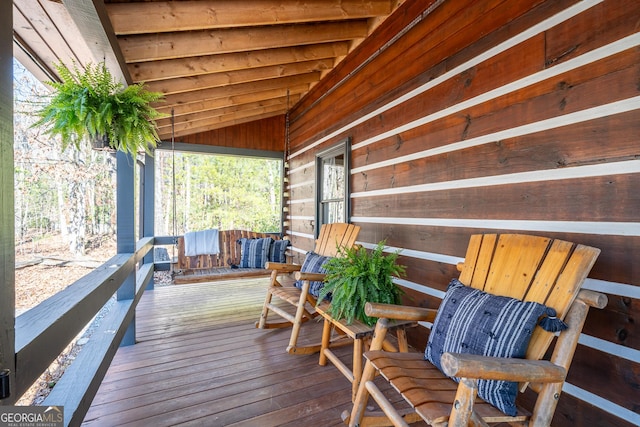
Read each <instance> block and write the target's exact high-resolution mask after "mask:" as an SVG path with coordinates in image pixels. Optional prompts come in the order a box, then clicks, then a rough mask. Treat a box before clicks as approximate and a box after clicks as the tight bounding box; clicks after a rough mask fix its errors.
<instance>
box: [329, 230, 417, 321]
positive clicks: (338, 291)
mask: <svg viewBox="0 0 640 427" xmlns="http://www.w3.org/2000/svg"><path fill="white" fill-rule="evenodd" d="M384 246H385V241H381V242H379V243H378V245H377V246H376V247H375V248H374V249H373V250H370V251H369V250H367V249H366V248H364V247H362V246H354V247H352V248H349V249H340V252H339V256H338V257H336V258H332V259H330V260H329V261H327V262H326V263H325V264H324V269H325V270H326V272H327V275H326V277H325V283H324V287H323V288H322V290H321V291H320V294H319V295H318V301H319V302H320V301H322V300H324V299H325V298H326V297H330V298H331V305H330V306H329V308H328V313H329V314H330V315H331V316H332V317H333V318H334V319H345V321H346V322H347V323H348V324H351V323H352V322H353V320H354V319H357V320H359V321H361V322H362V323H364V324H366V325H369V326H373V325H374V324H375V323H376V320H377V319H375V318H373V317H369V316H367V315H366V314H365V312H364V306H365V304H366V303H367V302H376V303H386V304H399V303H400V297H401V295H402V290H401V289H400V287H399V286H398V285H397V284H396V283H394V281H393V277H394V276H395V277H401V276H403V275H404V274H405V267H404V266H403V265H399V264H397V259H398V256H399V252H393V253H389V254H387V255H385V254H384Z"/></svg>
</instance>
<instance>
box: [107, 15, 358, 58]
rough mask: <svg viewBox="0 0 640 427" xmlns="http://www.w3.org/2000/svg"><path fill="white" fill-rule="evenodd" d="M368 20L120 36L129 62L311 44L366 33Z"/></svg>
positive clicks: (344, 38)
mask: <svg viewBox="0 0 640 427" xmlns="http://www.w3.org/2000/svg"><path fill="white" fill-rule="evenodd" d="M367 34H368V25H367V21H366V20H357V21H345V22H330V23H323V24H298V25H283V26H270V27H258V28H255V27H252V28H238V29H227V30H208V31H193V32H182V33H167V34H150V35H139V36H136V35H134V36H125V37H120V38H119V39H118V40H119V43H120V48H121V49H122V52H123V54H124V57H125V60H126V61H127V63H133V62H144V61H156V60H162V59H175V58H185V57H190V56H202V55H214V54H223V53H232V52H247V51H253V50H262V49H273V48H281V47H286V46H298V45H309V44H318V43H327V42H335V41H344V40H352V39H357V38H362V37H366V36H367Z"/></svg>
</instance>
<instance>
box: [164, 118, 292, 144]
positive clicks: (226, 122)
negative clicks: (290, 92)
mask: <svg viewBox="0 0 640 427" xmlns="http://www.w3.org/2000/svg"><path fill="white" fill-rule="evenodd" d="M283 114H285V111H274V112H265V113H262V114H256V112H252V111H247V112H244V114H242V116H239V115H238V114H235V113H233V114H231V115H229V116H220V117H217V118H214V119H213V120H211V122H210V123H208V124H206V125H204V126H201V127H186V128H182V127H180V128H176V130H175V136H176V137H179V136H184V135H192V134H195V133H200V132H206V131H210V130H215V129H221V128H224V127H228V126H233V125H238V124H242V123H247V122H253V121H256V120H262V119H267V118H269V117H275V116H280V115H283ZM159 136H160V139H161V140H167V139H169V138H170V137H171V133H163V134H160V135H159Z"/></svg>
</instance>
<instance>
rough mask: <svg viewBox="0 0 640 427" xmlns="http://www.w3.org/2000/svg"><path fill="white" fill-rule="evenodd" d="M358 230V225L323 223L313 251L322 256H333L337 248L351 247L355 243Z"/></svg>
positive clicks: (335, 254) (336, 253) (336, 252)
mask: <svg viewBox="0 0 640 427" xmlns="http://www.w3.org/2000/svg"><path fill="white" fill-rule="evenodd" d="M359 232H360V226H358V225H354V224H347V223H343V222H335V223H332V224H323V225H322V227H321V228H320V235H319V236H318V239H317V240H316V247H315V249H314V252H315V253H317V254H319V255H322V256H329V257H335V256H337V255H338V248H351V247H352V246H353V245H354V244H355V242H356V238H357V237H358V233H359Z"/></svg>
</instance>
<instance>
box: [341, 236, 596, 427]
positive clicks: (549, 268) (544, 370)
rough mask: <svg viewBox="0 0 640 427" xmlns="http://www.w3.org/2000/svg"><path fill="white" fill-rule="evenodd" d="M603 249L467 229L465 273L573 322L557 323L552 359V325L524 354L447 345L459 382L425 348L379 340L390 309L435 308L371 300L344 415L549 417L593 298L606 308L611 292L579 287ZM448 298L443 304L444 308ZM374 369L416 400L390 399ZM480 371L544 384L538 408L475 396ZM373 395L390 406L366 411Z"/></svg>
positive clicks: (390, 419) (412, 312)
mask: <svg viewBox="0 0 640 427" xmlns="http://www.w3.org/2000/svg"><path fill="white" fill-rule="evenodd" d="M599 253H600V250H599V249H596V248H591V247H588V246H583V245H576V244H573V243H570V242H565V241H560V240H554V239H550V238H546V237H536V236H526V235H508V234H504V235H496V234H486V235H474V236H471V240H470V243H469V247H468V249H467V253H466V257H465V261H464V263H461V264H459V265H458V270H459V271H461V274H460V277H459V281H460V282H462V283H463V284H465V285H467V286H470V287H472V288H475V289H480V290H483V291H485V292H487V293H490V294H493V295H502V296H507V297H511V298H517V299H519V300H522V301H535V302H539V303H542V304H544V305H546V306H547V307H552V308H554V309H555V311H556V312H557V317H558V318H560V319H564V322H565V323H566V324H567V325H568V329H566V330H564V331H562V332H560V333H559V336H558V339H557V341H556V343H555V346H554V350H553V353H552V355H551V358H550V360H549V361H544V360H540V359H541V358H542V357H543V356H544V355H545V354H546V352H547V350H548V348H549V346H550V344H551V342H552V340H553V338H554V333H552V332H546V331H545V330H543V329H542V328H541V327H535V330H534V332H533V335H532V337H531V341H530V342H529V345H528V347H526V348H527V350H526V358H525V359H516V358H493V357H486V356H476V355H470V354H461V353H456V354H453V353H444V354H443V355H442V358H441V365H442V370H443V371H444V372H445V373H446V375H447V376H449V377H457V378H458V379H459V384H457V385H456V383H455V382H454V381H453V380H451V379H449V378H448V377H447V376H445V375H444V374H443V373H442V372H441V371H440V370H438V369H437V368H436V367H434V365H432V364H431V363H429V362H428V361H426V360H425V356H424V354H422V353H388V352H385V351H381V350H380V348H381V343H382V340H384V337H385V333H386V327H387V324H388V322H389V320H388V319H407V320H414V321H428V322H434V320H435V319H436V310H430V309H424V308H417V307H402V306H392V305H391V306H390V305H381V304H370V305H369V306H368V307H367V314H368V315H369V316H375V317H378V318H379V320H378V323H377V325H376V332H375V335H374V336H375V338H374V340H373V342H372V344H371V347H370V351H369V352H367V353H365V357H366V359H367V362H366V365H365V368H364V372H363V376H362V381H361V383H360V385H359V388H358V393H357V397H356V400H355V402H354V406H353V410H352V411H351V414H349V413H347V412H346V411H345V413H344V414H343V419H344V421H345V423H346V422H348V424H349V425H350V426H360V427H364V426H370V425H376V426H379V425H392V424H393V425H395V426H406V425H408V423H411V422H415V421H419V420H424V421H426V422H427V424H429V425H433V426H446V425H448V426H467V425H474V426H484V425H488V424H489V423H500V422H505V423H513V424H518V425H529V426H548V425H549V424H550V423H551V420H552V418H553V414H554V411H555V408H556V405H557V402H558V398H559V395H560V393H561V390H562V384H563V382H564V380H565V377H566V374H567V371H568V369H569V365H570V364H571V360H572V358H573V354H574V352H575V349H576V345H577V343H578V338H579V336H580V333H581V330H582V326H583V324H584V321H585V318H586V316H587V312H588V310H589V307H590V306H591V307H597V308H603V307H604V306H605V305H606V304H607V298H606V296H605V295H602V294H599V293H597V292H592V291H588V290H580V287H581V286H582V283H583V281H584V279H585V278H586V277H587V275H588V273H589V271H590V270H591V267H592V266H593V264H594V262H595V260H596V258H597V256H598V255H599ZM467 290H468V289H467ZM473 292H474V291H473ZM443 305H444V304H442V305H441V306H440V308H439V310H443ZM503 324H504V323H503ZM433 329H434V328H432V331H431V333H432V334H433V333H434V331H433ZM447 337H451V334H447ZM377 373H379V374H381V375H382V377H383V378H384V379H386V380H387V381H388V382H390V383H391V385H392V386H393V388H395V389H396V390H397V391H399V392H400V394H401V395H402V397H403V398H404V399H405V400H406V401H407V402H408V403H409V404H410V405H411V408H412V409H410V410H408V411H405V413H404V414H403V413H401V412H402V411H397V410H396V409H395V408H394V407H393V406H392V404H391V403H390V402H389V399H387V398H386V397H385V395H384V394H383V393H382V392H381V391H380V389H379V388H378V386H377V385H376V384H375V382H374V377H376V374H377ZM479 379H496V380H505V381H513V382H517V383H519V387H518V389H519V391H524V389H526V387H527V386H529V387H530V388H531V389H533V390H534V392H536V393H537V394H538V397H537V401H536V404H535V407H534V409H533V413H529V412H527V411H525V410H524V409H522V408H520V407H518V408H517V414H516V415H515V416H508V415H505V414H504V413H503V412H501V411H500V410H498V409H496V408H495V407H494V406H491V405H490V404H488V403H486V402H485V401H483V400H482V399H480V398H479V397H477V392H478V380H479ZM370 396H371V397H373V399H374V400H375V401H376V402H377V403H378V404H379V406H380V408H381V409H382V411H383V412H384V414H381V413H380V412H378V413H377V414H369V413H368V414H366V416H365V411H366V407H367V401H368V399H369V397H370Z"/></svg>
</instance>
